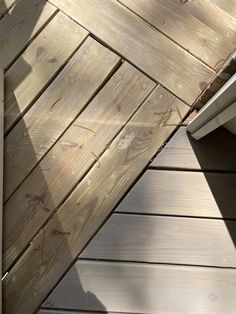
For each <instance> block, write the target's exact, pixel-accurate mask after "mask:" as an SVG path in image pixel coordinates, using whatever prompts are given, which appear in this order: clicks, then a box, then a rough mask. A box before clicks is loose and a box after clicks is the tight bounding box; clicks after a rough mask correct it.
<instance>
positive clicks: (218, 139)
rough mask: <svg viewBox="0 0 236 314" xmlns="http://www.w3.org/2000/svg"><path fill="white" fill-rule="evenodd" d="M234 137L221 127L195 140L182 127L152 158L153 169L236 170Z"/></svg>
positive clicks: (235, 143) (235, 140)
mask: <svg viewBox="0 0 236 314" xmlns="http://www.w3.org/2000/svg"><path fill="white" fill-rule="evenodd" d="M235 156H236V137H235V136H233V135H232V134H230V133H229V132H228V131H226V130H225V129H223V128H219V129H217V130H215V131H214V132H212V133H211V134H208V135H207V136H206V137H204V138H203V139H201V140H200V141H196V140H194V139H192V138H191V137H190V135H187V134H186V128H185V127H181V128H180V129H179V130H178V131H177V132H176V134H175V135H174V136H173V137H172V138H171V140H170V141H169V142H168V143H167V145H166V146H165V148H164V149H163V150H162V151H161V153H160V154H159V155H158V156H157V157H156V158H155V159H154V161H153V162H152V164H151V165H152V166H155V167H167V168H184V169H190V170H191V169H198V170H214V171H215V170H216V171H219V170H221V171H236V163H235Z"/></svg>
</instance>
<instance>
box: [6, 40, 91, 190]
mask: <svg viewBox="0 0 236 314" xmlns="http://www.w3.org/2000/svg"><path fill="white" fill-rule="evenodd" d="M88 37H89V34H87V35H86V36H85V37H84V39H83V40H82V41H81V42H80V44H79V45H78V46H77V47H76V48H75V49H74V50H73V51H72V53H71V54H70V55H69V56H68V57H67V58H66V59H65V61H64V62H63V63H62V65H61V66H60V67H59V68H58V69H57V70H56V72H55V73H54V74H53V75H52V77H51V78H50V79H49V80H48V82H47V83H46V84H45V85H44V86H43V88H42V89H41V90H40V91H39V92H38V94H37V95H36V96H35V97H34V98H33V99H32V101H31V102H30V103H29V105H28V106H27V107H26V108H25V109H24V110H23V111H22V112H21V114H20V116H19V117H17V118H16V120H15V121H14V123H13V124H12V125H11V126H10V127H9V129H8V130H7V131H6V132H5V134H4V137H7V136H8V135H9V134H10V133H11V131H12V130H13V129H14V127H15V126H16V125H17V123H18V122H19V121H20V120H21V119H23V118H24V115H25V114H26V113H27V112H28V111H29V110H30V109H31V108H32V107H33V105H34V104H35V103H36V102H37V100H38V99H39V98H40V97H41V96H42V94H43V93H44V92H45V91H46V90H47V89H48V87H49V86H50V85H51V84H52V83H53V81H54V80H55V79H56V78H57V77H58V75H59V74H60V73H61V72H62V71H63V69H64V68H65V67H66V65H67V64H68V63H69V62H70V60H71V59H72V58H73V56H74V55H75V54H76V52H77V51H78V50H79V49H80V47H81V46H82V45H83V44H84V42H85V41H86V40H87V39H88ZM19 57H20V56H19ZM12 194H13V193H12Z"/></svg>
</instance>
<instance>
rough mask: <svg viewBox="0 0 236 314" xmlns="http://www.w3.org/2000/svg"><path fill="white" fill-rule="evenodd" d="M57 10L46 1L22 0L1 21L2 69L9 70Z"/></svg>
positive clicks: (0, 63)
mask: <svg viewBox="0 0 236 314" xmlns="http://www.w3.org/2000/svg"><path fill="white" fill-rule="evenodd" d="M55 11H56V8H55V7H53V6H52V5H51V4H50V3H48V2H46V1H45V0H36V1H31V0H20V1H17V3H16V5H15V6H14V7H13V9H12V10H11V11H10V15H6V16H5V17H4V18H2V19H1V21H0V67H2V68H3V69H5V68H7V67H8V66H9V65H10V63H11V62H12V61H13V60H14V58H15V57H16V56H17V55H18V54H19V53H20V52H21V51H22V50H23V49H24V48H25V47H26V45H27V43H28V42H29V41H30V40H31V39H32V38H33V37H34V36H35V35H36V34H37V32H38V31H39V30H40V29H41V28H42V27H43V25H44V24H45V23H46V22H47V21H48V20H49V19H50V17H51V16H52V15H53V14H54V13H55Z"/></svg>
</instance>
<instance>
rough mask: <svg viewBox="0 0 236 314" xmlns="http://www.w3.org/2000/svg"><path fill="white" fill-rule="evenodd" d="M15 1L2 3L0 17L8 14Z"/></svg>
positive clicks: (6, 0)
mask: <svg viewBox="0 0 236 314" xmlns="http://www.w3.org/2000/svg"><path fill="white" fill-rule="evenodd" d="M14 2H15V0H1V1H0V15H4V14H6V12H7V11H8V10H9V8H10V7H11V6H12V5H13V4H14Z"/></svg>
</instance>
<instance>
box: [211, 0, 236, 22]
mask: <svg viewBox="0 0 236 314" xmlns="http://www.w3.org/2000/svg"><path fill="white" fill-rule="evenodd" d="M210 1H211V2H212V3H214V4H215V5H217V6H218V7H219V8H221V9H222V10H223V11H225V12H226V13H227V14H229V15H231V16H232V17H233V18H235V19H236V1H235V0H224V1H222V0H210Z"/></svg>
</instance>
